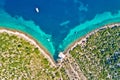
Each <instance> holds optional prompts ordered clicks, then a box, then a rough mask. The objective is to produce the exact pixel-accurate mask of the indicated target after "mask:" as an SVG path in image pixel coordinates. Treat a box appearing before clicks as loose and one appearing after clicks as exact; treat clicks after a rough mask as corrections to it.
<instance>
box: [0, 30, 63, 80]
mask: <svg viewBox="0 0 120 80" xmlns="http://www.w3.org/2000/svg"><path fill="white" fill-rule="evenodd" d="M59 73H60V72H59V70H58V71H57V67H53V66H51V63H50V62H49V61H48V59H47V58H45V57H44V56H43V54H42V53H41V52H40V50H39V49H38V48H37V47H36V46H34V45H33V44H32V43H30V42H28V41H26V40H25V39H24V38H21V37H19V36H16V35H13V34H9V33H6V32H2V33H0V80H58V79H60V74H59ZM61 75H63V73H61Z"/></svg>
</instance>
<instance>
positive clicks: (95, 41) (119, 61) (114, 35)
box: [69, 26, 120, 80]
mask: <svg viewBox="0 0 120 80" xmlns="http://www.w3.org/2000/svg"><path fill="white" fill-rule="evenodd" d="M88 35H89V34H88ZM69 53H70V55H71V56H72V57H73V58H74V59H75V62H76V63H77V64H78V66H79V68H80V70H81V71H82V73H83V74H84V75H85V76H86V78H87V79H88V80H119V79H120V26H114V27H112V28H109V27H107V28H101V29H99V30H98V31H97V32H94V34H92V35H89V37H87V38H86V41H82V43H81V44H77V46H75V47H74V48H73V49H72V50H70V52H69ZM74 67H75V66H74Z"/></svg>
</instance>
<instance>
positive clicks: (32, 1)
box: [0, 0, 120, 60]
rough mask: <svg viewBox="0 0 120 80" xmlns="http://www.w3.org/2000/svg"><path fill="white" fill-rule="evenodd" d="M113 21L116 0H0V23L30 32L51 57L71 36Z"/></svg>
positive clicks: (119, 8)
mask: <svg viewBox="0 0 120 80" xmlns="http://www.w3.org/2000/svg"><path fill="white" fill-rule="evenodd" d="M36 9H38V10H39V11H38V12H37V10H36ZM115 22H120V0H0V26H2V27H5V28H10V29H15V30H20V31H22V32H25V33H27V34H29V35H31V36H32V37H33V38H34V39H36V40H37V41H38V42H39V43H40V44H42V45H43V47H44V48H46V49H47V50H48V51H49V52H50V54H51V56H52V57H53V58H54V59H55V60H56V59H57V58H58V54H59V52H60V51H64V50H65V49H66V48H68V47H69V45H70V44H72V43H73V42H74V41H75V40H77V39H79V38H80V37H82V36H84V35H85V34H87V33H88V32H90V31H92V30H94V29H96V28H99V27H101V26H103V25H106V24H110V23H115Z"/></svg>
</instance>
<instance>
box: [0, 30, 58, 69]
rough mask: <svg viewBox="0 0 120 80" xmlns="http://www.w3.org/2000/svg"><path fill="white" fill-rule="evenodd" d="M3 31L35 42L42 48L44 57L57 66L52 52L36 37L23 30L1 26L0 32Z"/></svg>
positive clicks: (35, 44)
mask: <svg viewBox="0 0 120 80" xmlns="http://www.w3.org/2000/svg"><path fill="white" fill-rule="evenodd" d="M2 32H6V33H8V34H9V33H10V34H13V35H16V36H18V37H21V38H23V39H25V40H27V41H28V42H30V43H31V44H33V45H34V46H36V47H37V48H38V49H39V50H40V52H41V54H43V55H44V57H45V58H47V59H48V61H49V62H50V63H51V64H52V66H55V67H56V63H55V61H54V60H53V58H52V57H51V55H50V53H49V52H48V51H47V50H46V49H45V48H44V47H43V46H42V45H41V44H40V43H38V42H37V41H36V40H35V39H34V38H32V37H31V36H30V35H28V34H26V33H23V32H21V31H18V30H11V29H7V28H0V33H2Z"/></svg>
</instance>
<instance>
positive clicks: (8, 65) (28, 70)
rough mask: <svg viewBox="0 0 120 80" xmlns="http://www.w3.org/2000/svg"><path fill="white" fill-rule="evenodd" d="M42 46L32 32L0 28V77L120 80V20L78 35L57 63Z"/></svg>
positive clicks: (13, 79) (10, 79) (8, 79)
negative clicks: (81, 35)
mask: <svg viewBox="0 0 120 80" xmlns="http://www.w3.org/2000/svg"><path fill="white" fill-rule="evenodd" d="M43 46H44V45H43ZM43 46H42V45H40V44H39V43H38V42H37V41H36V40H35V39H34V38H32V37H31V36H30V35H27V34H25V33H22V32H20V31H16V30H11V29H5V28H0V80H118V79H120V23H113V24H108V25H105V26H103V27H101V28H98V29H96V30H94V31H92V32H90V33H88V34H87V35H85V36H83V37H81V38H79V39H78V40H76V41H75V42H73V43H72V44H71V45H70V46H69V47H68V48H67V49H66V50H65V51H64V52H60V54H59V59H58V60H57V62H56V61H54V60H53V58H52V57H51V56H50V53H49V52H48V51H46V50H45V48H44V47H43Z"/></svg>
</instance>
